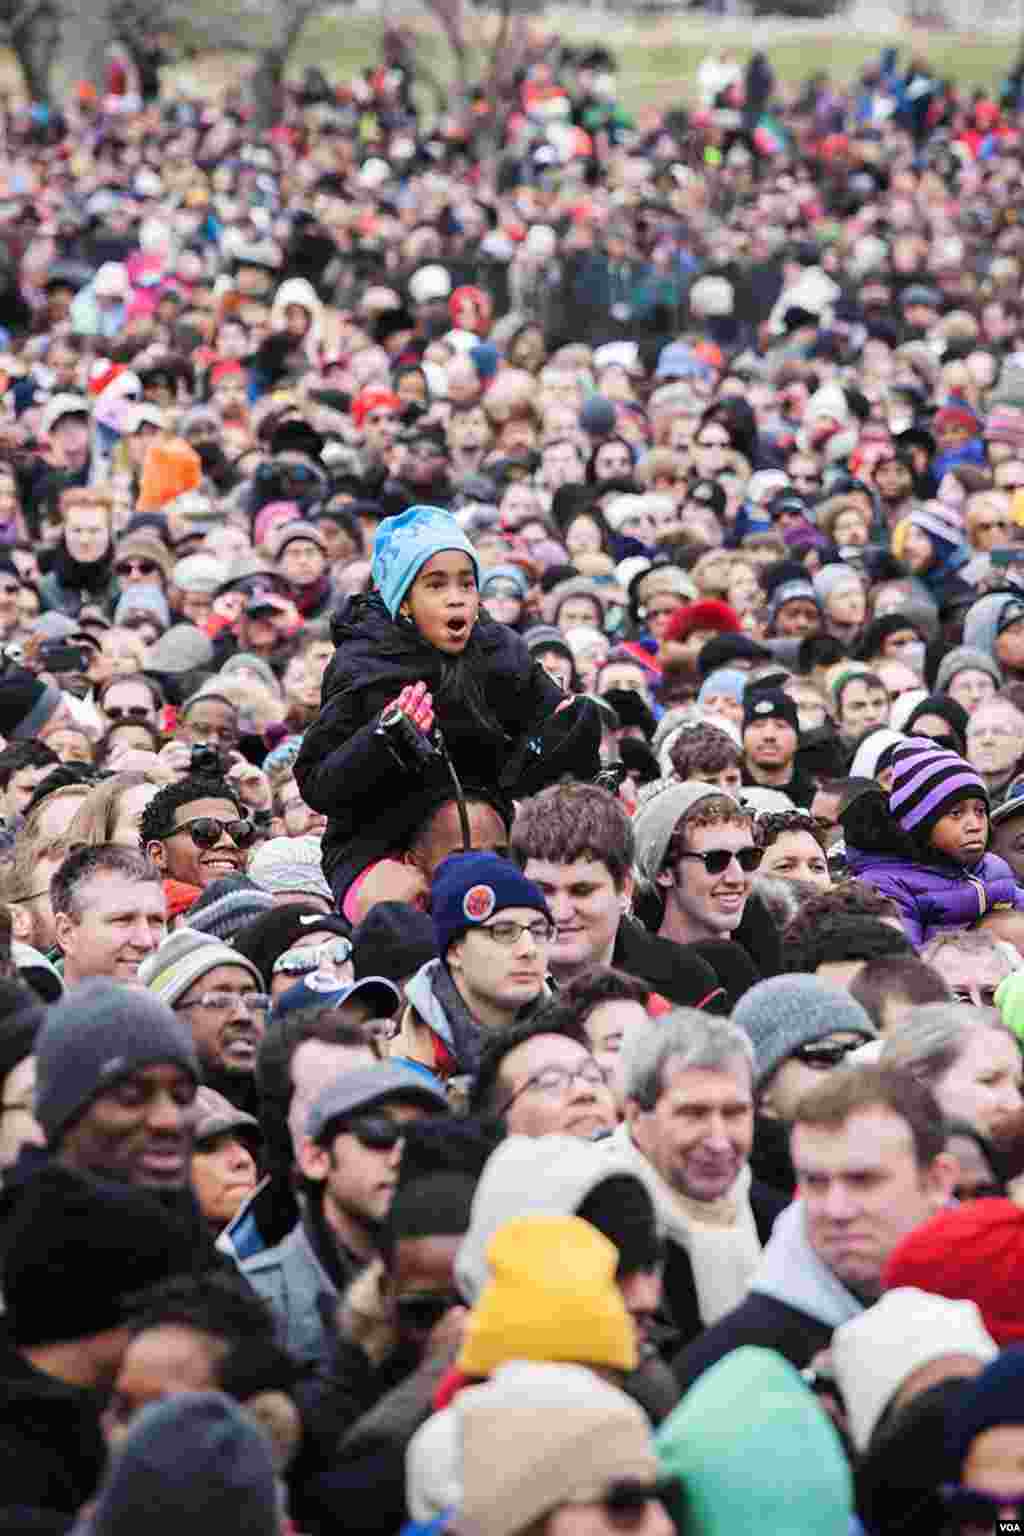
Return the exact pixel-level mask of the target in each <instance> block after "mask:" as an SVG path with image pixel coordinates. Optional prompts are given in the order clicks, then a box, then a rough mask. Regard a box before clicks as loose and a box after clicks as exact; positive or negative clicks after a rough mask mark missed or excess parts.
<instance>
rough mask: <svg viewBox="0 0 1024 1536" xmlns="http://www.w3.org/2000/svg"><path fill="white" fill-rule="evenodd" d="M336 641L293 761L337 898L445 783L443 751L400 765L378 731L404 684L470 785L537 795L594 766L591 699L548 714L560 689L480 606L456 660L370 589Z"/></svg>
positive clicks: (397, 845) (403, 839)
mask: <svg viewBox="0 0 1024 1536" xmlns="http://www.w3.org/2000/svg"><path fill="white" fill-rule="evenodd" d="M333 637H334V642H335V644H336V646H337V650H336V652H335V654H334V658H333V660H332V661H331V663H330V665H329V666H328V668H327V671H326V673H325V675H324V683H323V693H322V703H321V706H320V713H319V715H318V716H317V718H316V720H315V721H314V722H313V724H312V725H311V726H310V728H309V730H308V731H307V732H306V735H305V738H304V740H303V743H302V750H301V751H300V753H299V756H298V759H297V761H296V764H295V778H296V781H297V783H298V786H299V789H300V790H301V792H302V798H303V799H304V800H305V801H306V803H307V805H310V806H312V807H313V809H314V810H317V811H322V812H324V814H325V815H327V816H328V818H329V820H328V824H327V831H326V833H325V834H324V841H323V850H324V852H323V858H324V871H325V873H326V875H327V878H328V879H329V880H330V882H331V885H332V887H333V889H334V894H335V898H336V899H337V900H338V902H339V904H340V903H341V901H342V899H343V898H344V894H345V892H346V890H347V889H348V887H349V885H350V884H351V883H352V880H353V879H354V878H355V876H356V875H357V874H358V873H359V872H360V870H362V869H364V868H365V867H366V866H367V865H368V864H370V863H372V862H373V861H374V860H376V859H380V858H384V857H386V856H387V855H388V854H392V853H395V852H397V851H399V850H401V849H403V848H404V847H405V846H406V845H407V842H408V839H409V837H410V836H411V835H412V834H413V832H414V831H415V830H416V827H417V825H418V817H419V805H418V802H421V801H422V796H423V792H424V790H429V789H431V788H436V789H437V790H439V791H441V790H444V789H448V788H450V787H451V777H450V775H449V773H448V769H447V767H446V766H445V764H444V761H443V760H442V759H441V758H440V757H437V758H435V759H434V761H433V762H432V763H430V764H429V765H428V766H426V767H425V768H424V767H423V766H421V765H416V766H409V765H408V763H407V761H406V760H405V759H404V758H403V756H401V755H400V754H399V752H398V751H396V749H395V748H394V747H393V746H392V744H391V742H390V741H389V739H388V738H387V737H386V736H385V735H383V734H381V733H380V732H378V730H377V724H378V720H379V717H380V713H381V711H382V710H383V709H384V708H385V707H386V706H387V705H388V704H390V703H392V702H393V701H394V700H395V699H396V698H397V697H398V695H399V694H400V693H401V691H402V689H403V688H404V687H406V685H407V684H409V683H415V682H418V681H419V680H420V679H422V680H423V681H425V682H426V683H427V685H428V686H429V688H430V691H431V693H432V694H433V697H434V716H435V720H436V723H437V725H438V726H439V727H440V729H441V732H442V733H443V735H444V740H445V743H446V745H447V748H448V752H449V754H450V757H451V760H452V763H453V765H454V767H455V769H456V771H457V773H458V775H459V778H460V780H461V781H462V784H463V787H464V788H467V789H469V788H470V787H475V788H478V789H485V788H489V789H494V788H498V787H500V788H501V789H503V790H504V792H505V793H506V794H507V795H509V796H518V797H521V796H524V795H531V794H535V793H536V792H537V790H539V789H542V788H543V787H544V786H545V784H550V783H553V782H554V781H555V780H556V779H559V778H561V777H562V776H563V775H566V774H568V775H570V776H571V777H572V778H576V779H592V778H593V777H594V775H595V774H596V773H597V771H598V768H599V766H600V763H599V758H598V747H599V744H600V722H599V718H598V713H597V707H596V705H594V704H593V703H592V702H591V701H590V700H588V699H579V700H577V701H576V703H575V704H574V705H572V706H571V707H570V708H568V709H565V710H563V711H562V713H561V714H559V715H558V716H557V718H554V712H555V710H556V709H557V708H558V706H559V704H561V703H563V702H564V698H565V696H564V694H563V693H562V692H561V690H560V689H559V688H558V686H557V684H555V683H554V682H552V680H551V679H550V678H549V677H548V675H547V673H546V672H545V671H544V669H543V668H542V667H541V666H540V665H539V664H538V663H536V662H535V661H533V659H532V658H531V656H530V653H529V651H528V650H527V648H526V644H525V642H524V641H523V640H522V639H521V638H520V636H519V635H517V634H516V633H515V631H514V630H511V629H509V628H508V627H507V626H506V625H504V624H497V623H495V622H494V620H493V619H488V618H486V617H483V616H481V618H480V619H478V620H477V623H476V625H475V626H474V629H473V634H472V636H471V638H470V641H469V644H468V645H467V646H466V649H465V651H464V652H463V655H462V656H461V657H460V658H457V659H455V658H451V657H448V656H445V655H444V654H443V653H442V652H441V651H439V650H437V649H436V648H435V647H434V646H432V645H429V644H428V643H427V642H426V641H425V640H423V639H422V638H421V637H420V635H419V634H418V633H417V631H416V630H415V629H414V628H413V627H412V625H407V624H405V623H404V622H396V621H395V620H393V619H392V618H391V616H390V614H389V613H388V611H387V609H386V608H385V606H384V604H383V602H382V601H381V599H380V597H379V596H378V595H377V594H376V593H371V594H370V595H369V596H358V597H354V598H352V599H351V600H350V602H349V603H348V604H346V606H345V608H343V609H342V611H341V612H340V613H339V614H338V616H337V618H336V619H335V621H334V625H333ZM466 670H470V671H471V672H472V675H473V677H474V678H475V679H476V681H477V683H478V686H479V689H480V692H481V694H482V697H483V701H484V703H485V705H486V707H487V710H488V711H489V712H490V714H491V715H492V716H493V717H494V719H495V721H496V724H495V726H494V727H492V728H490V729H488V728H487V727H486V726H485V725H483V724H482V723H481V722H480V720H479V719H477V718H476V717H475V716H474V714H473V713H472V712H471V710H470V709H469V708H468V707H467V704H466V701H465V696H464V689H463V686H462V683H461V678H462V676H463V674H464V672H465V671H466Z"/></svg>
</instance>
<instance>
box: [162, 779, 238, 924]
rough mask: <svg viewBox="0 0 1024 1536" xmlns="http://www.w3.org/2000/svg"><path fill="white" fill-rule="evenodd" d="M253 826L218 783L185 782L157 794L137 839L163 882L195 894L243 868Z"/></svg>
mask: <svg viewBox="0 0 1024 1536" xmlns="http://www.w3.org/2000/svg"><path fill="white" fill-rule="evenodd" d="M254 837H255V828H254V825H253V822H252V821H251V819H250V818H249V817H247V816H246V815H245V813H244V811H243V809H242V805H241V802H240V801H238V800H236V798H235V794H234V791H233V790H232V788H231V786H230V784H228V783H227V781H226V780H224V779H215V778H198V777H196V778H192V777H189V778H185V779H180V780H179V781H178V782H177V783H176V784H168V786H167V788H166V789H162V790H160V792H159V794H157V795H154V797H153V799H152V800H151V801H150V802H149V804H148V805H147V806H146V809H145V810H144V811H143V813H142V820H141V823H140V830H139V840H140V842H141V844H142V847H143V848H144V849H145V850H146V852H147V853H148V854H149V856H150V858H151V859H152V860H153V863H154V864H155V865H156V866H157V868H158V869H159V870H160V873H161V874H162V875H163V877H164V880H165V882H167V881H177V882H179V883H180V884H184V885H191V886H193V887H195V889H196V894H197V895H198V893H199V891H200V890H201V889H205V887H206V886H208V885H211V884H212V883H213V881H214V880H220V879H223V878H224V876H226V875H237V874H240V873H241V872H242V870H243V869H244V867H245V860H246V854H247V851H248V849H249V848H250V847H251V846H252V843H253V840H254Z"/></svg>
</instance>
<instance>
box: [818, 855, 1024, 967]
mask: <svg viewBox="0 0 1024 1536" xmlns="http://www.w3.org/2000/svg"><path fill="white" fill-rule="evenodd" d="M846 862H847V869H848V872H849V873H850V874H851V875H852V876H853V877H854V878H855V879H857V880H864V881H866V882H867V884H868V885H873V886H874V887H875V890H876V891H881V892H882V894H883V895H884V896H891V897H892V899H893V901H895V903H896V905H897V906H898V907H899V909H900V915H901V916H902V918H903V926H904V928H905V929H906V933H907V938H908V939H909V940H910V942H911V944H913V945H914V947H915V949H920V948H921V946H922V945H924V944H927V942H928V940H929V939H931V938H934V937H935V935H936V934H937V933H940V932H941V931H942V930H943V929H946V928H967V927H969V926H970V925H971V924H972V923H975V922H977V920H978V918H979V917H984V915H985V913H986V912H991V911H992V910H993V909H994V908H996V907H1015V908H1016V909H1017V910H1018V911H1024V889H1022V888H1021V887H1020V886H1019V885H1018V884H1017V881H1016V878H1015V876H1014V873H1013V870H1012V869H1011V868H1010V866H1009V864H1007V862H1006V860H1005V859H1001V858H999V856H998V855H997V854H994V853H986V854H985V855H984V857H983V858H981V859H980V860H979V861H978V863H977V864H975V865H974V866H973V868H971V869H963V868H961V867H960V865H957V864H953V863H952V862H951V861H948V860H943V861H942V863H938V862H936V863H935V864H912V863H911V862H910V861H909V860H908V859H904V858H888V857H885V856H884V855H882V854H877V853H864V852H862V851H861V850H860V849H859V848H851V847H849V846H847V849H846Z"/></svg>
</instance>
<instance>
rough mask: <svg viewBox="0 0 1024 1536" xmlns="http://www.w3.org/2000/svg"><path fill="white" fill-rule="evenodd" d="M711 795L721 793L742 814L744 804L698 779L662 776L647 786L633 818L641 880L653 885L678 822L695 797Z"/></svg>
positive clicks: (705, 797)
mask: <svg viewBox="0 0 1024 1536" xmlns="http://www.w3.org/2000/svg"><path fill="white" fill-rule="evenodd" d="M711 795H716V796H722V795H724V796H725V798H726V800H730V801H732V804H733V805H735V807H736V814H737V815H738V816H742V815H743V807H742V806H741V805H740V803H739V801H738V800H736V799H735V798H734V797H733V796H732V795H730V794H728V793H727V792H726V791H725V790H723V789H718V788H717V786H716V785H714V784H705V783H703V782H702V781H701V780H700V779H686V780H685V781H684V782H679V781H677V780H674V779H661V780H660V781H659V782H658V783H657V784H656V785H653V784H652V785H651V786H650V788H649V790H648V791H647V793H646V794H645V796H644V797H643V799H642V800H641V803H640V807H639V809H638V811H637V813H636V815H635V816H634V818H633V836H634V837H635V839H636V867H637V870H638V871H639V874H640V877H641V879H643V880H645V881H646V882H647V884H648V885H653V884H654V882H655V880H656V878H657V876H658V874H659V872H660V870H661V867H662V865H663V864H664V862H665V853H666V851H667V849H668V845H669V843H670V842H671V840H672V834H673V832H674V831H675V829H676V827H677V826H678V824H679V822H680V821H681V820H682V818H683V817H684V816H685V815H686V813H687V811H689V810H690V809H691V808H692V807H693V806H695V805H696V804H697V802H698V800H707V799H708V798H709V797H710V796H711Z"/></svg>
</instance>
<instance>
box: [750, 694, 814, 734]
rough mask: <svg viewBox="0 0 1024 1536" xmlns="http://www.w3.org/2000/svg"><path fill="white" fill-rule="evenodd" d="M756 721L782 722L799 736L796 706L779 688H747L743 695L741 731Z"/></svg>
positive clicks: (798, 718)
mask: <svg viewBox="0 0 1024 1536" xmlns="http://www.w3.org/2000/svg"><path fill="white" fill-rule="evenodd" d="M757 720H784V721H785V722H786V724H787V725H791V726H792V727H793V729H794V731H796V733H797V735H798V736H799V734H800V717H799V715H798V714H797V712H796V705H795V704H794V703H793V700H792V699H791V698H790V696H789V694H788V693H783V691H782V689H781V688H754V689H750V688H748V689H747V690H746V691H745V693H744V695H743V729H744V731H745V730H746V729H747V726H748V725H753V724H754V723H755V721H757Z"/></svg>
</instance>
